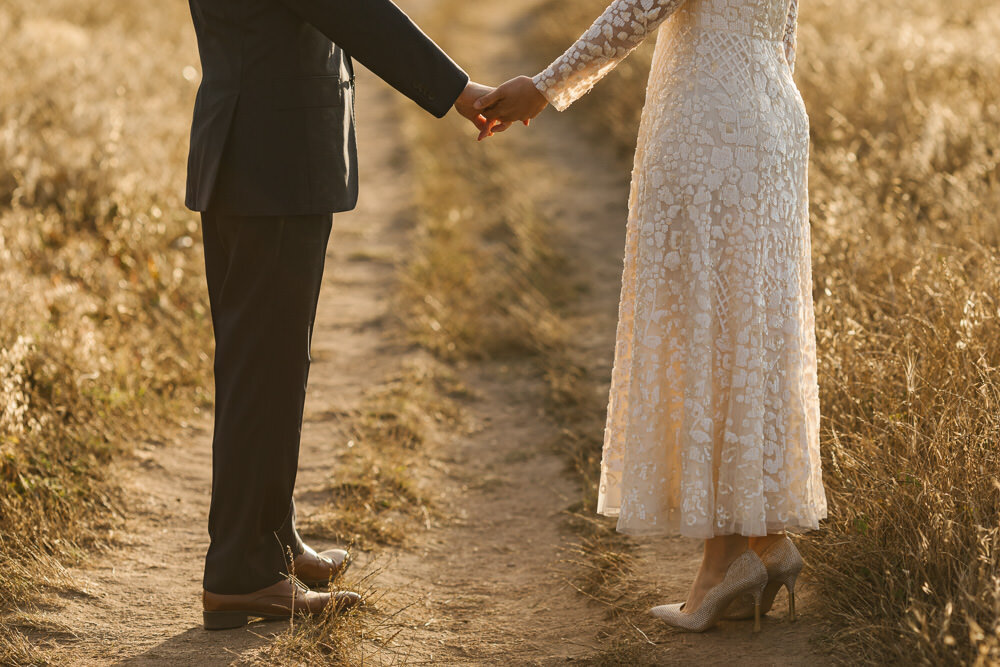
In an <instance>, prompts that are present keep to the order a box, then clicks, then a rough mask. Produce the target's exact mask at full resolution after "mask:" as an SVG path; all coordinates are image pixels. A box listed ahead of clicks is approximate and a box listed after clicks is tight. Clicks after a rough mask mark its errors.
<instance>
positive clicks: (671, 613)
mask: <svg viewBox="0 0 1000 667" xmlns="http://www.w3.org/2000/svg"><path fill="white" fill-rule="evenodd" d="M766 585H767V568H766V567H764V563H762V562H761V560H760V557H758V556H757V554H756V553H754V552H753V551H752V550H747V551H744V552H743V553H742V554H740V555H739V556H738V557H737V558H736V560H734V561H733V562H732V563H731V564H730V565H729V568H728V569H727V570H726V576H725V577H724V578H723V579H722V581H721V582H719V583H718V584H716V585H715V586H713V587H712V588H710V589H709V591H708V592H707V593H706V594H705V598H704V599H703V600H702V601H701V604H700V605H698V608H697V609H696V610H694V611H692V612H691V613H686V612H684V611H683V609H684V604H683V603H682V604H665V605H660V606H659V607H653V608H652V609H651V610H650V613H651V614H653V616H656V617H657V618H659V619H661V620H662V621H664V622H665V623H667V624H668V625H672V626H674V627H675V628H681V629H682V630H688V631H690V632H704V631H705V630H708V629H709V628H710V627H712V626H713V625H715V624H716V623H718V621H719V619H720V618H722V614H723V612H725V611H726V608H727V607H729V604H730V603H731V602H732V601H733V600H736V599H737V598H739V597H741V596H743V595H749V596H750V598H751V599H752V600H753V610H754V611H753V613H754V619H755V621H754V625H753V631H754V632H760V598H761V595H762V594H763V591H764V586H766Z"/></svg>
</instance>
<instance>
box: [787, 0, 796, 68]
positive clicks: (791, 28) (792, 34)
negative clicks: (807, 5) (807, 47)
mask: <svg viewBox="0 0 1000 667" xmlns="http://www.w3.org/2000/svg"><path fill="white" fill-rule="evenodd" d="M798 23H799V0H791V4H789V5H788V18H787V19H785V39H784V42H785V59H786V60H787V61H788V66H789V67H791V68H792V71H793V72H794V71H795V46H796V39H797V33H798Z"/></svg>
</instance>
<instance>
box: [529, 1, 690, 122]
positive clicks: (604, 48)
mask: <svg viewBox="0 0 1000 667" xmlns="http://www.w3.org/2000/svg"><path fill="white" fill-rule="evenodd" d="M684 2H685V0H615V1H614V2H612V3H611V5H610V6H609V7H608V8H607V9H606V10H605V12H604V14H602V15H601V17H600V18H599V19H597V21H595V22H594V24H593V25H592V26H590V29H589V30H588V31H587V32H585V33H584V34H583V36H582V37H580V39H579V40H577V42H576V43H575V44H573V46H571V47H569V49H567V50H566V52H565V53H564V54H562V55H561V56H559V58H557V59H556V60H555V62H553V63H552V64H551V65H549V66H548V68H546V69H545V71H543V72H540V73H539V74H537V75H535V76H534V77H533V79H532V80H533V81H534V83H535V87H537V88H538V90H539V91H541V93H542V94H543V95H544V96H545V97H546V99H548V101H549V102H551V103H552V105H553V106H554V107H555V108H556V109H558V110H560V111H562V110H563V109H565V108H567V107H568V106H569V105H570V104H572V103H573V102H575V101H576V100H578V99H580V98H581V97H583V95H585V94H586V93H588V92H590V89H591V88H593V87H594V84H596V83H597V82H598V81H600V80H601V79H602V78H604V76H605V75H606V74H607V73H608V72H610V71H611V70H613V69H614V68H615V67H616V66H617V65H618V63H620V62H621V61H622V60H624V59H625V58H626V57H627V56H628V55H629V54H630V53H632V51H634V50H635V48H636V47H637V46H639V44H641V43H642V42H643V41H644V40H645V39H646V38H647V37H648V36H649V34H650V33H652V32H653V31H654V30H656V29H657V28H658V27H659V26H660V24H661V23H663V22H664V21H665V20H667V18H669V17H670V15H671V14H673V13H674V12H675V11H677V9H678V8H679V7H680V6H681V5H683V4H684Z"/></svg>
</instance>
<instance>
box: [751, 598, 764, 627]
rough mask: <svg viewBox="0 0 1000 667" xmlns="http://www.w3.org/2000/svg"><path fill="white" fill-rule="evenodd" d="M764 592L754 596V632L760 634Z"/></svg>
mask: <svg viewBox="0 0 1000 667" xmlns="http://www.w3.org/2000/svg"><path fill="white" fill-rule="evenodd" d="M761 593H762V591H757V594H756V595H754V596H753V631H754V633H755V634H756V633H758V632H760V597H761Z"/></svg>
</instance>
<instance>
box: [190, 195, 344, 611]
mask: <svg viewBox="0 0 1000 667" xmlns="http://www.w3.org/2000/svg"><path fill="white" fill-rule="evenodd" d="M331 226H332V216H330V215H311V216H287V217H263V216H259V217H244V216H230V215H223V214H220V213H217V212H215V211H213V210H211V209H210V210H209V211H206V212H204V213H203V214H202V230H203V234H204V244H205V273H206V276H207V279H208V292H209V299H210V302H211V308H212V323H213V325H214V327H215V434H214V437H213V440H212V505H211V510H210V512H209V518H208V532H209V535H210V537H211V545H210V546H209V549H208V555H207V556H206V558H205V578H204V584H205V589H206V590H209V591H211V592H213V593H220V594H227V593H232V594H236V593H249V592H252V591H255V590H259V589H261V588H265V587H267V586H270V585H271V584H274V583H276V582H278V581H280V580H281V579H282V578H283V573H285V572H287V571H288V570H287V567H286V561H287V559H288V550H289V549H291V550H292V552H293V553H296V554H297V553H301V551H302V543H301V541H300V540H299V538H298V534H297V533H296V531H295V506H294V503H293V501H292V489H293V488H294V486H295V473H296V470H297V468H298V456H299V438H300V435H301V431H302V409H303V405H304V403H305V395H306V381H307V378H308V375H309V362H310V356H309V346H310V342H311V338H312V327H313V322H314V320H315V317H316V303H317V299H318V297H319V291H320V285H321V283H322V278H323V265H324V260H325V257H326V246H327V242H328V241H329V238H330V229H331Z"/></svg>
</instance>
